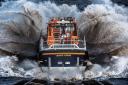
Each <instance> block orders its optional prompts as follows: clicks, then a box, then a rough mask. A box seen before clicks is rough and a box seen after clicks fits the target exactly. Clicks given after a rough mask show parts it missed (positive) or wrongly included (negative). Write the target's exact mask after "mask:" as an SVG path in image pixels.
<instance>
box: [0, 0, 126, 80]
mask: <svg viewBox="0 0 128 85" xmlns="http://www.w3.org/2000/svg"><path fill="white" fill-rule="evenodd" d="M97 1H99V2H98V3H100V4H97ZM97 1H96V2H95V4H93V5H89V6H88V7H87V8H85V11H84V12H79V11H78V9H77V7H76V6H75V5H72V6H68V5H66V4H64V5H61V6H57V5H56V4H54V3H51V2H44V3H41V2H40V3H34V2H31V1H27V0H19V1H7V2H5V3H3V5H2V7H1V8H0V14H2V13H8V12H11V13H23V14H26V15H28V16H29V17H30V18H31V19H33V20H35V23H36V26H39V28H40V29H42V31H43V35H45V34H46V28H45V27H46V25H47V24H46V23H47V22H48V20H49V19H50V17H63V16H64V17H68V16H72V17H76V18H77V19H79V17H80V16H81V19H80V20H79V28H80V29H79V30H80V31H79V32H80V35H81V38H82V36H83V35H84V34H85V35H86V36H85V37H86V41H87V45H88V43H89V44H92V47H91V48H90V47H89V51H92V52H93V51H95V53H104V52H111V51H114V50H115V49H118V48H121V47H122V46H124V47H127V46H126V45H127V41H128V39H127V32H128V30H127V28H126V27H127V21H128V17H127V14H128V13H127V8H125V7H120V6H118V5H115V4H114V6H112V3H111V2H109V1H108V0H107V1H106V0H105V2H104V1H103V0H97ZM101 1H102V2H101ZM10 4H12V5H10ZM36 13H39V15H40V16H41V17H40V18H41V19H42V21H43V22H40V20H38V19H39V17H38V18H37V16H36V17H33V16H31V14H36ZM81 14H82V15H81ZM39 23H40V24H41V25H39ZM94 36H95V37H94ZM90 49H92V50H90ZM97 49H98V50H97ZM125 51H126V52H125ZM125 53H127V50H126V49H121V50H119V52H118V54H117V57H118V56H119V55H120V54H125ZM103 57H104V56H103ZM19 61H20V60H18V59H17V58H16V57H15V56H1V57H0V75H1V76H18V77H34V78H41V79H42V78H48V74H47V72H48V71H47V69H45V68H43V72H42V71H41V69H40V68H39V67H38V64H37V63H36V62H35V61H31V60H24V61H23V62H20V63H19ZM110 62H113V64H111V65H109V66H106V67H103V66H101V65H98V64H94V65H93V67H92V69H89V70H87V71H85V72H84V75H85V76H84V77H85V78H97V77H114V76H115V75H117V76H118V77H122V75H123V76H124V75H125V76H126V74H127V71H126V72H125V73H124V74H123V72H124V71H125V70H127V66H128V65H127V64H128V63H127V62H128V59H127V57H124V56H120V57H119V58H112V60H111V61H110ZM64 70H65V72H64ZM73 70H74V68H71V69H68V68H67V69H64V68H60V69H59V68H57V70H56V68H53V69H52V70H51V71H52V72H51V76H50V78H51V80H54V79H55V78H60V79H65V78H66V79H71V78H74V77H76V78H77V79H82V78H83V77H82V72H81V71H77V70H75V71H73ZM67 72H68V73H67ZM55 73H57V74H55ZM69 74H70V75H69ZM120 74H121V75H120ZM62 76H63V77H62ZM125 76H124V77H125Z"/></svg>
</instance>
